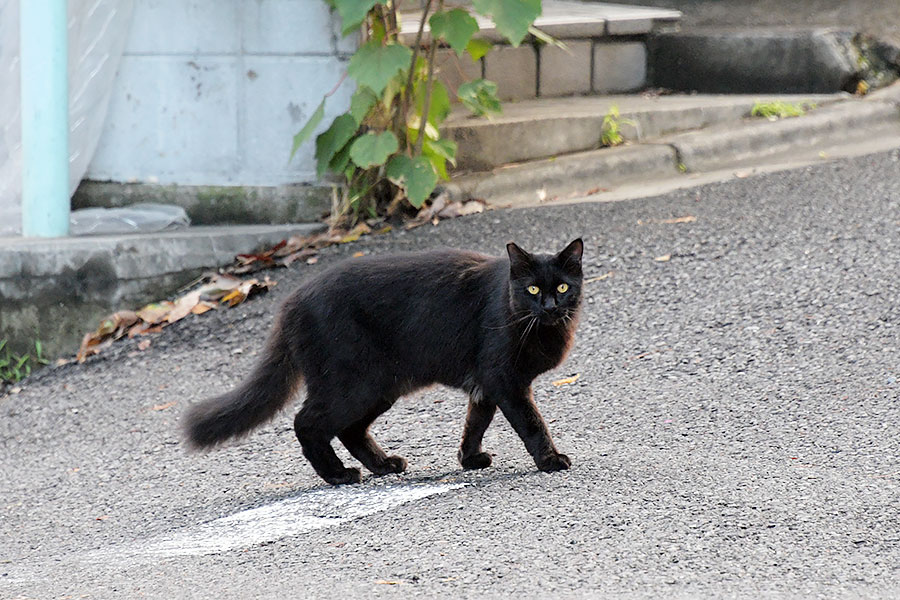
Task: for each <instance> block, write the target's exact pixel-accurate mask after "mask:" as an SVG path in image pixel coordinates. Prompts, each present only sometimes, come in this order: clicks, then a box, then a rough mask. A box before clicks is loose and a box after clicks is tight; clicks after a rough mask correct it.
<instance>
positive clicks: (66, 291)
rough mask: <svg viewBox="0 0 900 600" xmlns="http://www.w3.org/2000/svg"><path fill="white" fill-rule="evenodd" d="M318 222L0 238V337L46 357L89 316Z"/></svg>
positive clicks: (147, 296)
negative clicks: (39, 345) (37, 348)
mask: <svg viewBox="0 0 900 600" xmlns="http://www.w3.org/2000/svg"><path fill="white" fill-rule="evenodd" d="M323 228H324V225H321V224H309V223H305V224H298V225H247V226H241V227H191V228H189V229H186V230H181V231H173V232H162V233H152V234H137V235H118V236H85V237H70V238H58V239H37V238H19V237H16V238H2V239H0V306H2V310H0V339H8V340H9V345H10V347H11V348H13V350H14V351H15V350H16V349H25V348H28V347H30V345H31V344H32V342H33V340H35V339H40V340H42V341H44V342H45V344H44V346H45V348H46V352H47V355H48V356H56V355H59V354H61V353H65V352H73V351H74V349H75V348H77V345H78V342H79V341H80V339H81V336H82V335H83V334H84V332H85V331H86V329H87V328H89V327H91V324H92V323H94V322H95V321H96V320H97V319H99V318H100V317H102V316H104V315H105V314H108V313H110V312H112V311H114V310H118V309H121V308H123V307H126V306H127V307H129V308H133V305H137V304H139V303H143V302H149V301H152V300H161V299H164V297H165V295H166V294H168V293H169V292H171V290H174V289H176V288H178V287H179V286H181V285H184V284H186V283H188V282H190V281H191V280H192V279H193V278H195V277H196V276H197V275H199V274H200V273H202V272H203V271H205V270H207V269H211V268H216V267H219V266H221V265H224V264H229V263H230V262H231V261H232V260H234V257H235V255H236V254H240V253H247V252H253V251H255V250H260V249H264V248H269V247H271V246H273V245H275V244H277V243H278V242H280V241H281V240H283V239H285V238H288V237H291V236H293V235H308V234H310V233H313V232H315V231H320V230H322V229H323Z"/></svg>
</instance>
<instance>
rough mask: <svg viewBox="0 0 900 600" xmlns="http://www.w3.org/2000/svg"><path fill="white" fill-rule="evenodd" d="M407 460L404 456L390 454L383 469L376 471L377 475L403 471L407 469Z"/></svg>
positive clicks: (382, 466)
mask: <svg viewBox="0 0 900 600" xmlns="http://www.w3.org/2000/svg"><path fill="white" fill-rule="evenodd" d="M406 466H407V462H406V459H405V458H403V457H402V456H388V457H387V459H385V461H384V463H383V464H382V465H381V469H379V470H378V471H375V474H376V475H389V474H391V473H402V472H403V471H405V470H406Z"/></svg>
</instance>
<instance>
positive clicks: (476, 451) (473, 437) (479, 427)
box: [457, 394, 497, 469]
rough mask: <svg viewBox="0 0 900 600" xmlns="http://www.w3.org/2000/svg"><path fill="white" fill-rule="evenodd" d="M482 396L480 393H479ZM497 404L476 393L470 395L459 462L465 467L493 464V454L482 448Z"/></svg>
mask: <svg viewBox="0 0 900 600" xmlns="http://www.w3.org/2000/svg"><path fill="white" fill-rule="evenodd" d="M479 396H480V394H479ZM495 412H497V405H496V404H494V403H493V402H491V401H490V400H487V399H486V398H480V397H478V396H475V395H471V396H470V397H469V410H468V412H467V413H466V426H465V428H464V429H463V436H462V442H461V443H460V445H459V452H458V453H457V458H459V464H461V465H462V467H463V468H464V469H485V468H487V467H489V466H491V462H492V460H491V455H490V454H488V453H487V452H483V451H482V450H481V440H482V439H483V438H484V432H485V431H487V428H488V426H489V425H490V424H491V420H493V418H494V413H495Z"/></svg>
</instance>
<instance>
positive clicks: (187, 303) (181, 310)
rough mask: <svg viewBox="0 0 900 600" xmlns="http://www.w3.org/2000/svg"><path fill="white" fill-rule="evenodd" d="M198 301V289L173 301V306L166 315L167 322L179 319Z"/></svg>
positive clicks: (191, 309) (190, 310)
mask: <svg viewBox="0 0 900 600" xmlns="http://www.w3.org/2000/svg"><path fill="white" fill-rule="evenodd" d="M199 302H200V290H194V291H193V292H191V293H189V294H185V295H184V296H182V297H181V298H179V299H178V300H176V301H175V306H174V307H173V308H172V310H170V311H169V314H167V315H166V322H167V323H174V322H175V321H179V320H181V319H183V318H185V317H186V316H188V315H189V314H191V313H192V312H193V311H194V307H195V306H197V304H199Z"/></svg>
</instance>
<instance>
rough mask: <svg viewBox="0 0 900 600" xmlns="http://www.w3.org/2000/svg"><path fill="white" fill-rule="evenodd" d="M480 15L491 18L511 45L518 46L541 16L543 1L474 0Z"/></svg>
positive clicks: (473, 2)
mask: <svg viewBox="0 0 900 600" xmlns="http://www.w3.org/2000/svg"><path fill="white" fill-rule="evenodd" d="M472 5H473V6H474V7H475V10H477V11H478V12H479V13H481V14H483V15H484V16H486V17H490V18H491V19H492V20H493V21H494V24H495V25H496V26H497V31H498V32H500V34H501V35H503V36H504V37H505V38H506V39H508V40H509V43H510V44H512V45H513V46H518V45H519V44H521V43H522V40H523V39H525V35H526V34H527V33H528V28H529V27H531V25H532V24H533V23H534V20H535V19H537V18H538V17H539V16H540V15H541V0H472Z"/></svg>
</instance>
